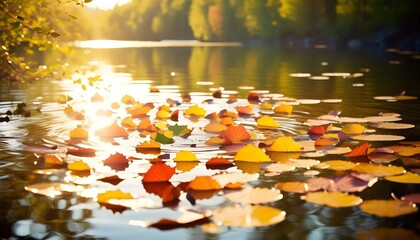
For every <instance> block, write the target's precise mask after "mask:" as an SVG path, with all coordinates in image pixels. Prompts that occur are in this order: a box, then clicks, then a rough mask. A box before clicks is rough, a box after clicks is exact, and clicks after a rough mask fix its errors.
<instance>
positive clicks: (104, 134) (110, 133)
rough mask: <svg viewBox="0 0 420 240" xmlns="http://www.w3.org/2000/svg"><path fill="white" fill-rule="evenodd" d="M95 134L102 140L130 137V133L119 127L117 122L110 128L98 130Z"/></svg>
mask: <svg viewBox="0 0 420 240" xmlns="http://www.w3.org/2000/svg"><path fill="white" fill-rule="evenodd" d="M95 133H96V135H98V136H99V137H101V138H116V137H128V132H127V131H126V130H125V129H124V128H122V127H120V126H118V125H117V124H116V123H115V122H114V123H112V124H111V125H109V126H106V127H103V128H100V129H98V130H97V131H96V132H95Z"/></svg>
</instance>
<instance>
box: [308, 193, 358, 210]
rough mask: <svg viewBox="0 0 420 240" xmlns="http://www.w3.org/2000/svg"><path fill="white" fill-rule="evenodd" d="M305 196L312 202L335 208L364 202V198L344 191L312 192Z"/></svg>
mask: <svg viewBox="0 0 420 240" xmlns="http://www.w3.org/2000/svg"><path fill="white" fill-rule="evenodd" d="M304 198H305V200H306V201H307V202H310V203H315V204H319V205H326V206H329V207H335V208H340V207H353V206H357V205H359V204H361V203H362V202H363V200H362V199H361V198H360V197H358V196H355V195H350V194H347V193H342V192H310V193H308V194H306V195H305V197H304Z"/></svg>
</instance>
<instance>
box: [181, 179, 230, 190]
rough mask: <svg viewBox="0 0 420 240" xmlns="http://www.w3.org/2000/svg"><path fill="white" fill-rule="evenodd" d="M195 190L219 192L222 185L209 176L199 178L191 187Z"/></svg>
mask: <svg viewBox="0 0 420 240" xmlns="http://www.w3.org/2000/svg"><path fill="white" fill-rule="evenodd" d="M188 187H189V188H191V189H193V190H218V189H222V187H221V186H220V184H219V183H218V182H217V181H216V180H214V179H213V178H211V177H209V176H198V177H196V178H195V179H194V180H193V181H192V182H191V183H190V184H189V185H188Z"/></svg>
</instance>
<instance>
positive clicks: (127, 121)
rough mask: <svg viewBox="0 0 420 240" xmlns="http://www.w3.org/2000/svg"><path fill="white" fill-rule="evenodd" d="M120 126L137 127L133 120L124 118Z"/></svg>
mask: <svg viewBox="0 0 420 240" xmlns="http://www.w3.org/2000/svg"><path fill="white" fill-rule="evenodd" d="M121 126H123V127H127V128H131V127H135V126H137V124H135V123H134V121H133V118H131V117H125V118H124V119H123V120H121Z"/></svg>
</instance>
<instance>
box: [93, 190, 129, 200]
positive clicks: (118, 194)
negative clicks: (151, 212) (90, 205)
mask: <svg viewBox="0 0 420 240" xmlns="http://www.w3.org/2000/svg"><path fill="white" fill-rule="evenodd" d="M111 199H133V196H132V195H131V194H130V193H125V192H122V191H121V190H115V191H107V192H104V193H100V194H98V196H97V201H98V203H109V201H110V200H111Z"/></svg>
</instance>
